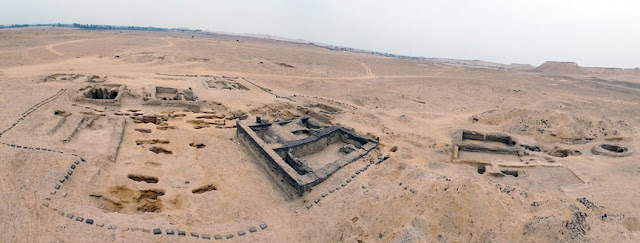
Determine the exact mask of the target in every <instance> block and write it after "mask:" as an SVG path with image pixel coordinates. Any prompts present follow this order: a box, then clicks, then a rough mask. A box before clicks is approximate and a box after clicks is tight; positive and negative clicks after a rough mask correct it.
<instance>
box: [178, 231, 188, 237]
mask: <svg viewBox="0 0 640 243" xmlns="http://www.w3.org/2000/svg"><path fill="white" fill-rule="evenodd" d="M178 235H179V236H185V235H187V232H184V230H178Z"/></svg>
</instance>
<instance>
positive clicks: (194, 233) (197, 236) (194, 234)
mask: <svg viewBox="0 0 640 243" xmlns="http://www.w3.org/2000/svg"><path fill="white" fill-rule="evenodd" d="M191 236H193V237H196V238H199V237H200V235H198V233H196V232H191Z"/></svg>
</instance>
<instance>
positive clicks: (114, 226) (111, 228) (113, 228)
mask: <svg viewBox="0 0 640 243" xmlns="http://www.w3.org/2000/svg"><path fill="white" fill-rule="evenodd" d="M116 228H118V227H116V225H115V224H112V225H109V229H110V230H116Z"/></svg>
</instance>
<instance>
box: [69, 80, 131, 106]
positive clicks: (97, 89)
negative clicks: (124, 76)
mask: <svg viewBox="0 0 640 243" xmlns="http://www.w3.org/2000/svg"><path fill="white" fill-rule="evenodd" d="M125 88H126V86H125V85H120V84H96V85H93V86H87V87H85V88H82V89H80V91H81V94H80V96H79V97H78V98H76V100H78V101H82V102H87V103H92V104H98V105H120V100H121V98H122V94H123V93H124V90H125Z"/></svg>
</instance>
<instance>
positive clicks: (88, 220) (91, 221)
mask: <svg viewBox="0 0 640 243" xmlns="http://www.w3.org/2000/svg"><path fill="white" fill-rule="evenodd" d="M85 223H87V224H93V219H87V220H86V221H85Z"/></svg>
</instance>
